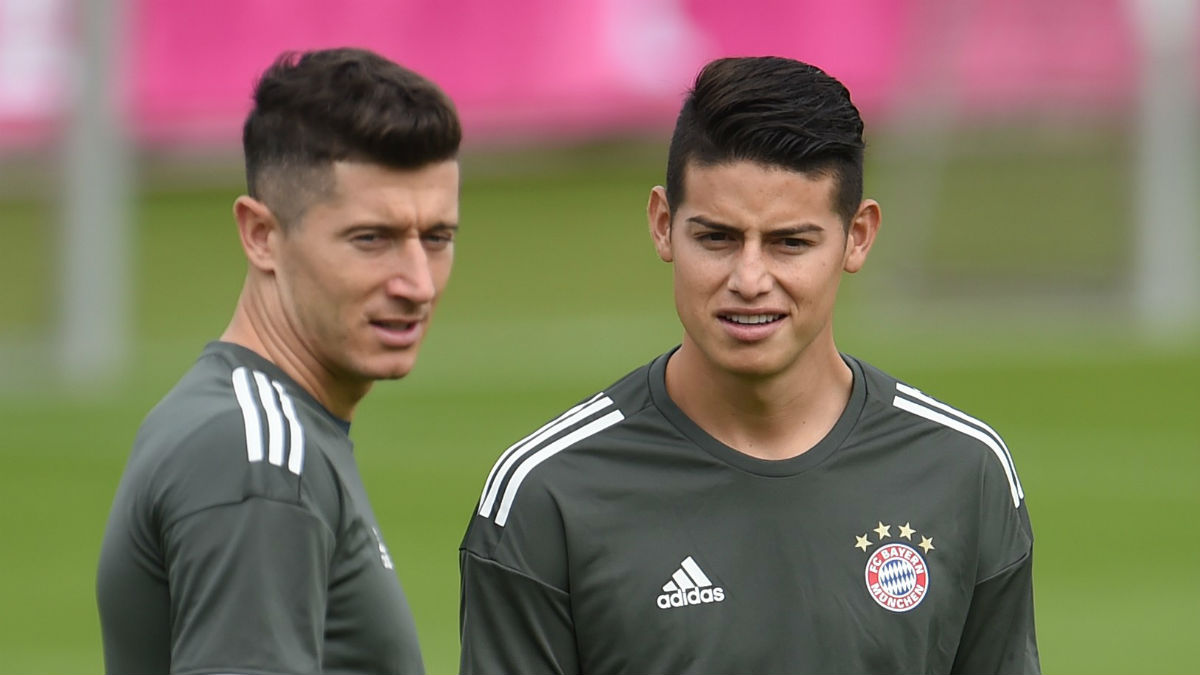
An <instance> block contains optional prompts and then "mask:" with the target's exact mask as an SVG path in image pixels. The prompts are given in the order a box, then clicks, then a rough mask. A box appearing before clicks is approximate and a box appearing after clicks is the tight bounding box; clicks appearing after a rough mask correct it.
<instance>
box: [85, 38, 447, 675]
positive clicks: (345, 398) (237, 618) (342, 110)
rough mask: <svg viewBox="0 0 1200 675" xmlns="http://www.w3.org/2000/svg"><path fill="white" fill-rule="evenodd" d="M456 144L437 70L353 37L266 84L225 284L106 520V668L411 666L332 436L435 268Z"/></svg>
mask: <svg viewBox="0 0 1200 675" xmlns="http://www.w3.org/2000/svg"><path fill="white" fill-rule="evenodd" d="M461 136H462V131H461V127H460V125H459V121H458V115H457V113H456V111H455V109H454V105H453V104H452V102H451V101H450V99H449V98H447V97H446V95H445V94H444V93H443V92H442V91H441V90H440V89H438V87H437V86H436V85H435V84H433V83H432V82H430V81H429V80H427V79H425V78H424V77H422V76H420V75H418V74H416V73H414V72H412V71H409V70H407V69H405V68H403V67H401V66H399V65H397V64H395V63H392V62H391V61H388V60H386V59H384V58H382V57H380V56H378V55H376V54H374V53H371V52H368V51H364V50H357V49H333V50H323V51H315V52H309V53H305V54H285V55H283V56H282V57H280V58H279V60H277V61H276V62H275V63H274V65H272V66H271V67H270V68H269V69H268V70H267V71H266V73H265V74H264V75H263V76H262V78H261V80H260V81H259V83H258V85H257V88H256V90H255V94H254V109H253V111H252V112H251V113H250V115H249V117H248V118H247V120H246V123H245V128H244V132H243V145H244V150H245V161H246V179H247V184H248V193H249V194H248V195H244V196H241V197H239V198H238V199H237V200H236V202H235V203H234V208H233V213H234V218H235V220H236V222H237V231H238V234H239V236H240V239H241V244H242V249H243V251H244V252H245V255H246V259H247V262H248V271H247V275H246V280H245V284H244V286H243V289H242V293H241V296H240V298H239V299H238V303H237V306H236V308H235V309H234V313H233V318H232V320H231V322H230V324H229V326H228V327H227V328H226V329H225V332H224V333H223V334H222V335H221V337H220V339H219V340H216V341H213V342H211V343H209V344H208V345H207V346H206V347H205V349H204V351H203V353H202V354H201V355H200V357H199V359H198V360H197V361H196V364H195V365H194V366H193V367H192V369H191V370H190V371H189V372H188V373H187V374H186V375H184V377H183V379H182V380H180V382H179V383H178V384H177V385H176V386H175V387H174V389H172V390H171V392H170V393H169V394H167V396H166V397H165V398H164V399H163V400H162V401H161V402H160V403H159V404H158V405H157V406H156V407H155V408H154V410H152V411H151V412H150V414H149V415H148V416H147V418H146V420H145V422H144V423H143V425H142V427H141V429H140V430H139V432H138V436H137V440H136V441H135V443H134V448H133V451H132V453H131V455H130V458H129V463H128V465H127V466H126V469H125V474H124V476H123V477H122V479H121V483H120V486H119V487H118V489H117V494H116V497H115V499H114V502H113V507H112V512H111V515H110V516H109V522H108V527H107V529H106V531H105V534H104V542H103V546H102V550H101V554H100V564H99V573H98V579H97V598H98V603H99V609H100V620H101V628H102V632H103V640H104V660H105V668H106V670H107V671H108V672H109V673H123V674H128V673H166V672H196V673H198V672H207V673H218V672H219V673H319V672H340V673H350V672H356V673H419V672H422V671H423V669H424V666H423V664H422V659H421V654H420V649H419V648H418V645H417V635H416V630H415V627H414V624H413V618H412V614H411V611H410V610H409V607H408V603H407V600H406V599H405V597H404V592H403V591H402V590H401V587H400V584H399V582H398V581H397V579H396V574H395V572H394V570H393V566H392V560H391V558H390V556H389V553H388V549H387V546H386V544H385V543H384V538H383V534H382V531H381V528H380V527H379V524H378V523H377V522H376V520H375V516H374V514H373V513H372V510H371V505H370V503H369V501H368V500H367V495H366V492H365V490H364V488H363V483H362V479H361V477H360V476H359V473H358V468H357V465H356V463H355V459H354V455H353V444H352V442H351V440H350V437H349V430H350V420H351V418H352V417H353V415H354V409H355V407H356V406H357V404H358V402H359V401H360V400H361V399H362V398H363V396H364V395H366V393H367V392H368V390H369V389H370V388H371V385H372V383H373V382H375V381H376V380H381V379H394V378H400V377H403V376H404V375H406V374H407V373H408V372H409V371H410V370H411V369H412V368H413V365H414V363H415V360H416V357H417V350H418V348H419V346H420V344H421V341H422V339H423V337H424V335H425V331H426V329H427V327H428V325H429V321H430V317H431V315H432V312H433V309H434V306H435V304H436V302H437V300H438V297H439V295H440V293H441V291H442V289H443V288H444V287H445V285H446V283H447V281H448V279H449V276H450V268H451V263H452V261H453V254H454V235H455V231H456V230H457V227H458V225H457V223H458V189H459V169H458V160H457V155H458V147H459V142H460V140H461Z"/></svg>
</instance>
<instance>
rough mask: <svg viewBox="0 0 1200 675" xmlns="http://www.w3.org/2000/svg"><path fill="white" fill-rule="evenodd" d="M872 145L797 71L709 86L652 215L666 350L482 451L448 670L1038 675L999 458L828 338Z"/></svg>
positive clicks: (871, 224) (855, 118)
mask: <svg viewBox="0 0 1200 675" xmlns="http://www.w3.org/2000/svg"><path fill="white" fill-rule="evenodd" d="M862 126H863V125H862V121H861V119H860V118H859V114H858V111H857V110H856V108H855V107H854V105H853V104H852V103H851V101H850V96H849V93H848V92H847V91H846V89H845V88H844V87H843V86H842V85H841V84H840V83H839V82H837V81H836V80H835V79H833V78H831V77H829V76H828V75H826V74H825V73H824V72H822V71H821V70H819V69H817V68H814V67H812V66H809V65H807V64H803V63H799V62H796V61H792V60H788V59H781V58H773V57H760V58H737V59H722V60H718V61H715V62H713V63H710V64H709V65H708V66H706V67H705V68H704V69H703V71H702V72H701V73H700V75H699V77H698V78H697V80H696V82H695V86H694V88H693V89H692V91H691V92H690V93H689V95H688V97H687V100H686V102H685V103H684V105H683V109H682V111H681V113H680V115H679V118H678V121H677V124H676V128H675V134H674V137H673V138H672V141H671V146H670V151H669V158H668V163H667V167H668V168H667V185H666V187H665V188H663V187H656V188H654V189H653V190H652V192H651V194H650V201H649V205H648V216H649V225H650V232H651V235H652V237H653V240H654V246H655V248H656V250H657V252H658V255H659V256H660V257H661V258H662V259H663V260H664V261H666V262H669V263H671V264H672V265H673V268H674V286H675V304H676V308H677V310H678V314H679V317H680V320H681V323H682V324H683V328H684V335H683V342H682V344H681V345H680V346H679V347H677V348H675V349H672V350H671V351H669V352H667V353H666V354H663V355H662V356H660V357H658V358H657V359H655V360H654V361H652V362H651V363H650V364H648V365H646V366H644V367H642V368H640V369H638V370H636V371H634V372H632V373H630V374H629V375H627V376H625V377H624V378H623V379H621V380H619V381H618V382H616V383H615V384H613V385H612V386H611V387H608V388H607V389H605V390H604V391H602V392H600V393H598V394H596V395H595V396H593V397H591V398H588V399H587V400H585V401H583V402H582V403H580V404H579V405H577V406H575V407H574V408H571V409H570V410H568V411H567V412H565V413H563V414H562V415H561V416H559V417H558V418H556V419H554V420H552V421H551V422H549V423H548V424H546V425H545V426H543V427H542V428H540V429H538V430H537V431H535V432H534V433H533V434H530V435H529V436H527V437H525V438H524V439H522V440H520V441H518V442H517V443H515V444H514V445H512V446H511V447H510V448H508V450H506V451H505V452H504V453H503V454H502V455H501V456H500V459H499V460H498V461H497V462H496V464H495V466H494V467H493V468H492V470H491V472H490V473H489V475H488V476H487V479H486V482H485V483H484V488H483V493H482V495H481V498H480V501H479V504H478V507H477V509H476V512H475V514H474V516H473V518H472V520H471V523H470V525H469V527H468V530H467V533H466V537H465V539H464V541H463V545H462V549H461V552H460V562H461V572H462V593H463V596H462V604H461V632H462V658H461V665H462V672H464V673H500V672H506V673H525V674H534V673H581V672H582V673H591V674H592V675H601V674H603V673H802V672H813V673H839V672H846V673H869V672H872V673H918V672H920V673H947V672H961V673H1001V672H1002V673H1018V672H1037V671H1038V670H1039V667H1040V666H1039V662H1038V654H1037V645H1036V639H1035V635H1034V623H1033V593H1032V585H1031V584H1032V582H1031V573H1032V543H1033V535H1032V531H1031V529H1030V524H1029V518H1028V516H1027V513H1026V509H1025V505H1024V501H1023V492H1022V489H1021V484H1020V482H1019V481H1018V480H1017V476H1016V473H1015V471H1014V468H1013V464H1012V459H1011V457H1010V455H1009V452H1008V448H1007V447H1006V446H1005V445H1004V442H1003V441H1002V440H1001V439H1000V437H999V436H998V435H997V434H996V433H995V432H994V431H993V430H992V429H990V428H989V427H988V426H987V425H985V424H984V423H983V422H980V421H979V420H977V419H975V418H973V417H971V416H969V415H967V414H965V413H962V412H959V411H958V410H955V409H954V408H952V407H950V406H948V405H946V404H944V403H941V402H939V401H937V400H935V399H933V398H931V397H929V396H927V395H926V394H923V393H922V392H920V391H918V390H917V389H914V388H912V387H910V386H908V385H907V384H904V383H902V382H899V381H897V380H896V379H894V378H892V377H890V376H888V375H887V374H885V373H883V372H881V371H879V370H877V369H875V368H873V367H872V366H870V365H868V364H867V363H865V362H863V361H860V360H858V359H856V358H854V357H851V356H848V355H845V354H842V353H840V352H839V351H838V349H837V347H836V346H835V344H834V339H833V329H832V319H833V310H834V304H835V298H836V295H837V290H838V284H839V282H840V279H841V276H842V274H843V273H844V272H850V273H853V272H857V271H858V270H859V269H861V268H862V266H863V264H864V262H865V260H866V257H867V253H868V252H869V251H870V248H871V245H872V243H873V242H874V241H875V235H876V232H877V231H878V229H879V224H880V210H879V205H878V204H877V203H876V202H875V201H873V200H871V199H863V198H862V162H863V159H862V157H863V141H862Z"/></svg>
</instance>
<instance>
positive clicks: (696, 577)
mask: <svg viewBox="0 0 1200 675" xmlns="http://www.w3.org/2000/svg"><path fill="white" fill-rule="evenodd" d="M662 589H663V594H662V595H660V596H658V600H657V604H658V607H659V609H671V608H672V607H687V606H688V605H706V604H708V603H710V602H721V601H722V600H724V599H725V589H724V588H721V587H720V586H713V583H712V581H711V580H710V579H709V578H708V575H706V574H705V573H704V572H702V571H701V570H700V566H699V565H697V564H696V561H695V560H692V556H690V555H689V556H688V557H686V558H684V559H683V562H681V563H679V569H677V570H675V573H674V574H672V575H671V580H670V581H668V582H667V583H666V584H665V585H664V586H663V587H662Z"/></svg>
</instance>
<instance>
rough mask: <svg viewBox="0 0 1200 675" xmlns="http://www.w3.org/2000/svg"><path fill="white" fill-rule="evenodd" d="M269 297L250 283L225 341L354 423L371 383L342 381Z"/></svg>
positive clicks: (243, 291)
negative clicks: (273, 368) (276, 369)
mask: <svg viewBox="0 0 1200 675" xmlns="http://www.w3.org/2000/svg"><path fill="white" fill-rule="evenodd" d="M270 297H271V296H270V295H269V294H267V295H266V297H264V294H262V293H258V292H256V291H255V289H254V288H253V286H252V284H251V283H250V282H249V281H247V283H246V285H245V287H243V289H242V294H241V296H240V297H239V298H238V303H237V307H236V308H234V312H233V318H232V319H231V320H230V322H229V326H228V327H227V328H226V329H225V332H224V333H222V334H221V340H223V341H225V342H231V343H233V344H236V345H240V346H242V347H245V348H246V349H249V350H251V351H253V352H255V353H256V354H258V355H259V356H261V357H263V358H264V359H266V360H268V361H270V362H271V363H273V364H275V365H276V366H278V367H279V369H280V370H282V371H283V372H285V373H287V374H288V376H289V377H291V378H292V379H293V380H295V381H296V383H297V384H299V385H300V386H301V387H303V388H304V389H305V391H307V392H308V393H309V394H311V395H312V397H313V398H315V399H316V400H317V402H318V403H320V404H321V405H323V406H325V409H326V410H328V411H329V412H331V413H333V414H334V415H335V416H336V417H339V418H341V419H344V420H347V421H349V420H351V419H353V417H354V409H355V407H356V406H357V405H358V402H359V401H360V400H362V398H363V396H366V394H367V392H368V391H369V390H370V389H371V382H370V381H362V382H359V381H345V378H338V377H337V375H336V373H335V372H333V371H332V370H330V369H329V368H328V367H327V366H326V365H325V364H323V363H322V362H321V360H320V359H319V358H318V357H317V355H316V354H314V353H313V351H312V350H311V349H308V348H307V347H306V345H305V343H304V340H303V339H302V338H301V337H300V335H299V334H298V333H297V332H296V331H295V330H294V329H293V327H292V325H291V323H290V322H289V321H287V320H286V319H285V317H284V316H283V312H282V308H281V307H280V306H279V305H278V303H272V302H271V301H270V300H269V298H270Z"/></svg>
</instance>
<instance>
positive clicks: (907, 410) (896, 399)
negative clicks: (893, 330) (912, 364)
mask: <svg viewBox="0 0 1200 675" xmlns="http://www.w3.org/2000/svg"><path fill="white" fill-rule="evenodd" d="M860 363H861V362H860ZM861 365H862V367H863V371H864V374H865V376H866V378H867V386H868V389H869V391H870V394H869V395H870V396H872V397H873V398H875V399H876V400H877V401H878V402H879V403H880V404H881V405H883V406H886V407H887V408H888V409H890V410H892V411H893V412H895V413H896V414H897V415H898V416H899V418H900V419H907V420H909V421H910V422H912V423H914V424H923V425H928V426H929V427H930V428H931V429H933V430H945V431H947V432H952V433H950V434H949V436H948V438H949V439H952V440H953V441H954V445H955V446H960V449H961V450H963V451H964V452H969V451H976V452H979V453H982V455H983V456H984V459H985V460H988V461H994V462H995V466H996V467H998V468H999V469H1000V470H1002V471H1003V474H1004V478H1005V480H1006V482H1007V488H1008V492H1009V495H1010V496H1011V497H1012V501H1013V506H1014V507H1017V506H1020V504H1021V500H1022V499H1024V498H1025V492H1024V490H1023V489H1022V487H1021V481H1020V479H1019V478H1018V477H1017V470H1016V466H1015V465H1014V463H1013V459H1012V454H1011V453H1010V452H1009V449H1008V445H1007V444H1005V442H1004V439H1003V438H1001V436H1000V434H999V433H997V432H996V430H995V429H993V428H992V427H990V426H988V425H987V424H986V423H985V422H983V421H982V420H979V419H977V418H975V417H972V416H971V415H968V414H967V413H965V412H962V411H961V410H958V409H957V408H954V407H953V406H950V405H948V404H946V403H943V402H942V401H939V400H938V399H936V398H933V397H932V396H929V395H927V394H925V393H924V392H922V391H921V390H919V389H917V388H915V387H912V386H909V385H907V384H905V383H904V382H901V381H899V380H897V379H895V378H893V377H891V376H890V375H887V374H886V373H884V372H882V371H880V370H878V369H876V368H874V367H872V366H870V365H868V364H865V363H861Z"/></svg>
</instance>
